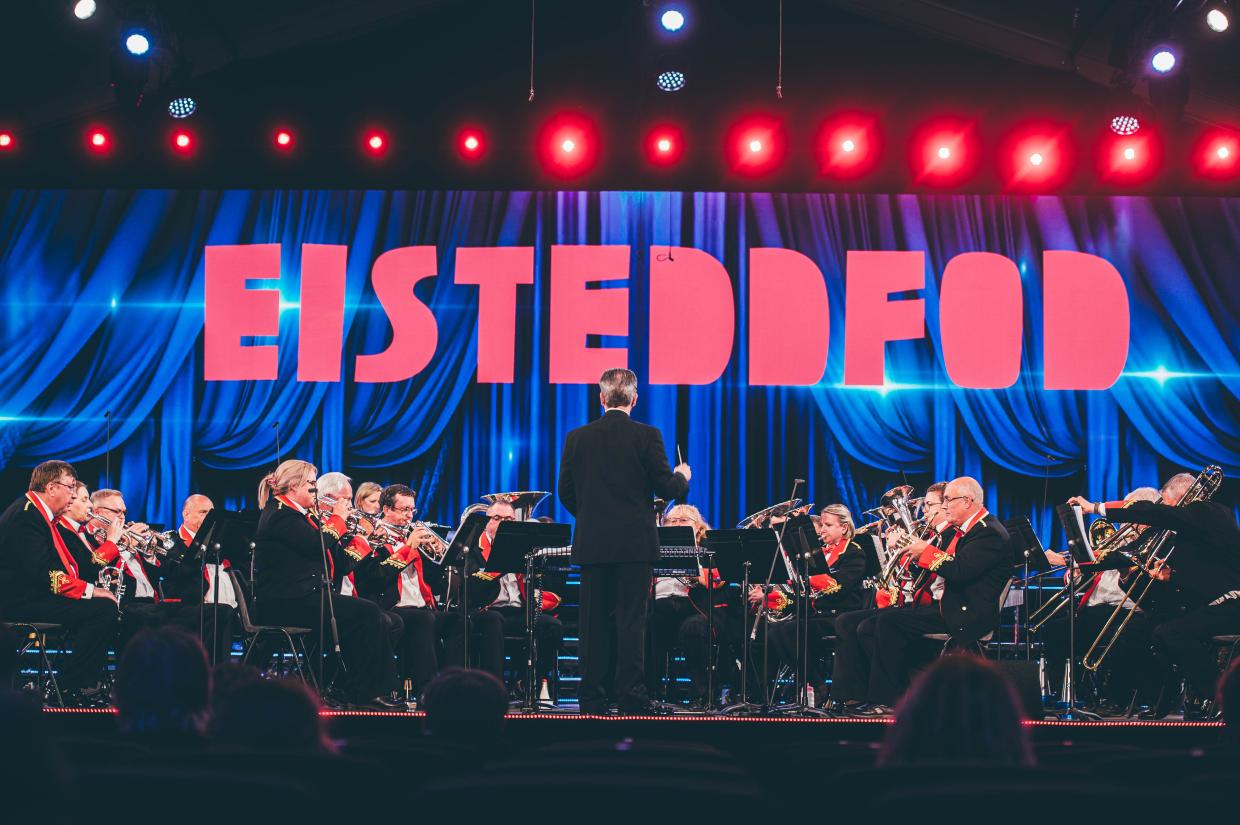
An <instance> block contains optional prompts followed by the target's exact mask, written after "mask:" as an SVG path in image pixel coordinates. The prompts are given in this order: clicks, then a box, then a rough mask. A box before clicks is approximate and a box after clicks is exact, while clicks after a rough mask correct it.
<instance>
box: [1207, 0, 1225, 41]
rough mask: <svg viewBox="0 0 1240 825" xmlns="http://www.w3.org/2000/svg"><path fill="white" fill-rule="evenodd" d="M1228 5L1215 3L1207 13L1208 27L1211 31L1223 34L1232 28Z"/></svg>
mask: <svg viewBox="0 0 1240 825" xmlns="http://www.w3.org/2000/svg"><path fill="white" fill-rule="evenodd" d="M1227 11H1228V9H1227V4H1226V3H1213V4H1211V6H1210V9H1209V11H1207V12H1206V25H1207V26H1209V27H1210V30H1211V31H1215V32H1218V33H1219V34H1222V33H1223V32H1225V31H1227V29H1228V28H1230V27H1231V15H1229V14H1228V13H1227Z"/></svg>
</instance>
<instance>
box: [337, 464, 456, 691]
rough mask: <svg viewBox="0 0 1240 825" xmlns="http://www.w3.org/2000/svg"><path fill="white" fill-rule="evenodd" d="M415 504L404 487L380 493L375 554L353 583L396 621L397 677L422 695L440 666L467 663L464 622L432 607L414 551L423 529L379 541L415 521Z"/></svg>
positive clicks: (419, 555)
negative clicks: (400, 628) (400, 630)
mask: <svg viewBox="0 0 1240 825" xmlns="http://www.w3.org/2000/svg"><path fill="white" fill-rule="evenodd" d="M413 501H414V494H413V490H412V489H410V488H409V487H407V486H405V485H404V484H392V485H389V486H388V487H386V488H384V490H383V492H382V493H381V494H380V496H379V510H380V513H381V514H382V519H381V521H380V524H379V527H378V529H377V530H376V541H375V542H374V543H375V547H376V549H375V552H374V553H373V554H371V556H369V557H367V559H366V560H365V561H363V562H362V564H361V565H359V567H358V570H357V576H356V582H357V588H358V592H359V593H360V594H361V595H362V596H364V597H366V598H368V599H371V600H373V601H374V602H376V603H377V604H378V605H379V606H380V607H382V608H384V609H385V610H389V611H391V612H392V613H395V614H396V615H397V616H398V617H399V618H400V620H401V623H402V625H403V626H404V635H403V636H402V638H401V640H400V644H399V646H398V647H397V655H398V659H399V672H400V675H401V678H402V679H405V680H408V681H409V684H410V691H411V694H412V695H414V696H420V695H421V694H422V691H423V689H425V687H426V686H427V685H428V684H430V681H431V680H432V679H434V678H435V674H436V673H438V672H439V669H440V665H441V663H442V664H444V665H451V666H458V667H459V666H463V665H464V664H465V619H464V617H462V616H461V615H460V614H459V613H454V612H450V611H445V610H440V609H438V607H437V606H436V604H435V593H434V591H433V590H432V589H431V585H430V583H429V582H428V581H427V577H426V574H425V567H424V565H425V564H426V560H425V559H424V558H423V556H422V553H420V552H419V551H418V550H417V545H418V544H419V543H420V542H421V541H423V540H425V539H427V538H429V536H428V535H427V533H426V532H425V531H424V530H422V529H419V530H415V531H414V532H413V533H412V534H411V535H410V536H409V537H408V539H406V540H400V539H399V538H396V539H395V540H379V539H380V537H379V536H378V534H380V533H381V532H382V533H386V532H388V531H389V529H391V528H396V530H397V531H401V532H402V533H403V530H401V528H405V527H406V526H407V525H409V523H410V522H412V521H413V513H414V504H413ZM388 525H390V528H389V526H388ZM395 535H396V533H395V532H393V536H395ZM440 646H442V648H443V653H442V654H441V653H440V651H439V648H440Z"/></svg>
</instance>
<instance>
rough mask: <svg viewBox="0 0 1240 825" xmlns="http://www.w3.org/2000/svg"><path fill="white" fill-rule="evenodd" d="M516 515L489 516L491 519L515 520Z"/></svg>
mask: <svg viewBox="0 0 1240 825" xmlns="http://www.w3.org/2000/svg"><path fill="white" fill-rule="evenodd" d="M516 520H517V517H516V516H491V521H516Z"/></svg>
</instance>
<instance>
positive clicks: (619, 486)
mask: <svg viewBox="0 0 1240 825" xmlns="http://www.w3.org/2000/svg"><path fill="white" fill-rule="evenodd" d="M599 403H600V404H602V406H603V409H604V412H603V415H602V417H601V418H599V419H598V420H597V421H593V422H591V423H589V424H586V425H585V426H583V427H578V428H577V429H575V430H573V431H572V432H570V433H569V434H568V436H567V437H566V438H565V439H564V448H563V451H562V453H561V459H560V480H559V493H560V501H561V502H562V503H563V504H564V506H565V507H566V508H567V509H568V511H569V512H570V513H572V514H573V516H574V517H575V518H576V519H577V524H576V528H575V531H574V536H573V555H572V559H573V562H574V563H576V564H578V565H580V566H581V613H580V624H581V631H580V632H581V640H580V642H579V645H578V650H579V655H580V659H581V686H580V702H581V710H582V712H584V713H606V712H607V711H608V710H609V700H610V699H614V700H615V701H616V702H618V703H619V706H620V710H621V711H622V712H642V711H647V710H649V708H650V700H649V699H648V698H647V695H646V680H645V675H644V671H645V639H646V610H647V605H648V603H649V600H650V580H651V570H652V565H653V563H654V562H655V561H657V560H658V558H659V535H658V531H657V530H656V528H655V523H654V518H653V514H652V513H651V509H650V500H651V499H652V498H653V497H654V496H656V495H657V496H660V497H662V498H664V499H667V500H669V501H670V500H672V499H676V498H683V497H684V496H685V495H686V494H687V493H688V492H689V479H690V478H691V477H692V473H691V472H690V470H689V465H687V464H684V463H681V464H679V465H677V467H676V469H675V470H672V469H671V468H669V467H668V463H667V453H666V452H665V450H664V447H663V437H662V436H661V435H660V434H659V431H658V430H657V429H655V428H654V427H650V426H648V425H646V424H640V423H638V422H636V421H633V420H632V418H631V417H630V416H631V414H632V411H633V406H634V405H635V404H636V403H637V376H636V375H634V374H633V373H632V372H630V371H629V370H627V369H609V370H607V371H606V372H604V373H603V375H602V377H601V378H600V379H599ZM613 634H614V638H615V642H614V646H613V642H612V638H613Z"/></svg>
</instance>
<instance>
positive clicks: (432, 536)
mask: <svg viewBox="0 0 1240 825" xmlns="http://www.w3.org/2000/svg"><path fill="white" fill-rule="evenodd" d="M419 530H422V531H424V532H425V533H426V537H425V538H423V539H422V540H421V541H419V542H418V543H417V544H415V545H414V549H416V550H417V551H418V552H420V553H421V554H422V555H424V556H426V557H427V558H428V559H430V560H431V561H433V562H435V563H436V564H442V563H443V559H444V556H446V555H447V554H448V542H447V541H446V540H445V539H442V538H440V537H439V534H438V533H436V532H435V531H434V530H432V529H431V527H430V525H429V524H427V523H426V522H424V521H414V522H410V523H409V524H392V523H391V522H390V521H379V522H378V523H377V525H376V529H375V531H374V533H372V534H371V536H370V538H369V541H370V544H371V546H372V547H376V548H378V547H397V546H399V545H401V544H405V543H406V542H408V541H409V539H410V537H411V536H412V535H413V534H414V533H415V532H417V531H419Z"/></svg>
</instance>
